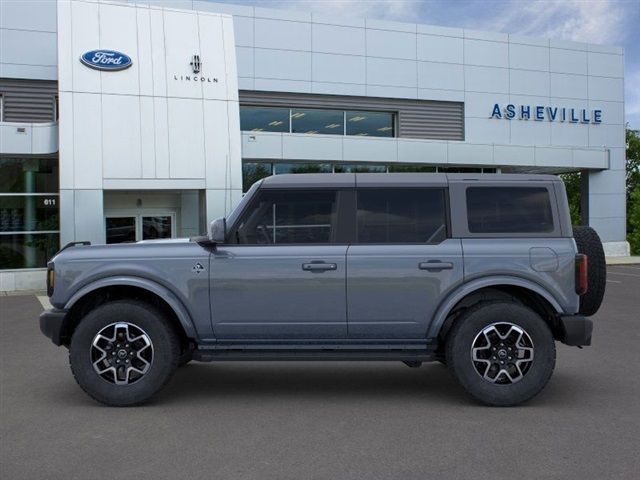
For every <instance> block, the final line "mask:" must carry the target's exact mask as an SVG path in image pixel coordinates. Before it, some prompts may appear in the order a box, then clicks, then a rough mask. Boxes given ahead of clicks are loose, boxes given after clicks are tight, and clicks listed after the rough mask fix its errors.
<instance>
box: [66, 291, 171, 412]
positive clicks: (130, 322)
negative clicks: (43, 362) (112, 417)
mask: <svg viewBox="0 0 640 480" xmlns="http://www.w3.org/2000/svg"><path fill="white" fill-rule="evenodd" d="M179 359H180V342H179V339H178V336H177V335H176V333H175V332H174V330H173V328H172V327H171V325H170V324H169V322H168V321H167V319H166V317H165V316H164V315H163V314H162V312H160V311H159V310H157V309H155V308H154V307H153V306H152V305H149V304H146V303H143V302H139V301H135V300H120V301H114V302H110V303H106V304H103V305H100V306H99V307H97V308H95V309H94V310H92V311H91V312H89V313H88V314H87V315H86V316H85V317H84V318H83V319H81V321H80V323H79V324H78V327H77V328H76V330H75V331H74V333H73V337H72V338H71V345H70V346H69V363H70V365H71V371H72V372H73V376H74V377H75V379H76V381H77V382H78V384H79V385H80V387H82V389H83V390H84V391H85V392H87V393H88V394H89V395H90V396H91V397H93V398H94V399H96V400H98V401H99V402H102V403H104V404H107V405H111V406H118V407H124V406H132V405H138V404H141V403H143V402H145V401H147V400H148V399H149V398H151V396H153V395H154V394H155V393H157V392H158V391H159V390H160V389H161V388H162V387H163V386H164V385H165V384H166V383H167V382H168V381H169V379H170V378H171V376H172V375H173V373H174V372H175V370H176V368H177V366H178V361H179Z"/></svg>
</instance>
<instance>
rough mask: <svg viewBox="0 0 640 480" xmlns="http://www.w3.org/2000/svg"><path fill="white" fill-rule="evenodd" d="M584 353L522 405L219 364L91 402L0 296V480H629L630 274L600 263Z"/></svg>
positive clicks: (634, 272) (437, 375)
mask: <svg viewBox="0 0 640 480" xmlns="http://www.w3.org/2000/svg"><path fill="white" fill-rule="evenodd" d="M609 279H610V281H609V283H608V285H607V288H608V290H607V296H606V301H605V305H604V307H603V308H602V309H601V310H600V312H599V313H598V315H597V317H596V319H595V323H596V327H595V333H594V345H593V346H592V347H589V348H585V349H584V350H578V349H577V348H569V347H566V346H564V345H558V364H557V367H556V371H555V374H554V376H553V378H552V379H551V382H550V383H549V385H548V386H547V388H546V389H545V390H544V391H543V392H542V394H540V395H539V396H538V397H536V398H535V399H534V400H533V401H532V402H530V403H528V404H527V405H525V406H523V407H517V408H509V409H499V408H486V407H482V406H479V405H477V404H475V403H473V402H472V401H470V400H469V399H468V398H467V396H466V395H465V394H464V392H463V391H462V390H461V388H460V387H458V386H457V384H456V383H455V382H454V381H453V380H452V379H451V377H450V376H449V374H448V373H447V370H446V369H445V368H444V367H442V366H440V365H439V364H428V365H424V366H423V367H422V368H419V369H409V368H407V367H405V366H404V365H402V364H400V363H377V362H376V363H277V362H274V363H253V362H247V363H218V364H197V363H196V364H192V365H189V366H187V367H185V368H183V369H180V370H179V371H178V373H177V374H176V376H175V377H174V379H173V380H172V382H171V384H170V385H169V386H168V388H166V389H165V390H164V391H163V392H162V393H161V394H160V395H159V396H158V397H157V399H156V400H155V401H154V402H153V404H151V405H148V406H145V407H138V408H128V409H115V408H107V407H103V406H101V405H99V404H97V403H95V402H94V401H93V400H91V399H90V398H89V397H87V396H86V395H85V394H84V393H82V391H81V390H80V388H79V387H78V386H77V385H76V384H75V382H74V380H73V378H72V377H71V374H70V372H69V368H68V365H67V352H66V350H65V349H61V348H56V347H54V346H53V345H52V344H51V343H50V342H49V340H47V339H46V338H44V337H43V336H42V335H41V334H40V332H39V329H38V326H37V316H38V314H39V313H40V310H41V306H40V303H39V302H38V300H37V299H36V297H35V296H21V297H0V317H1V318H0V329H1V330H0V348H1V349H0V355H1V356H0V360H1V372H0V373H1V378H0V387H1V391H0V401H1V405H0V408H1V412H0V413H1V429H0V434H1V442H2V443H1V457H0V461H1V466H0V469H1V470H0V476H1V477H2V478H3V479H6V480H10V479H22V478H25V479H39V478H42V479H58V478H60V479H83V480H84V479H94V478H95V479H100V480H110V479H135V480H138V479H147V478H148V479H165V478H166V479H201V478H202V479H226V478H228V479H245V478H255V479H261V480H268V479H274V480H275V479H277V480H284V479H295V480H304V479H316V478H317V479H336V480H337V479H363V480H364V479H366V480H374V479H385V480H388V479H399V480H411V479H420V480H424V479H428V478H431V479H454V478H460V479H472V478H473V479H485V478H486V479H490V478H509V479H523V478H531V479H544V478H558V479H569V478H575V479H598V480H603V479H607V480H609V479H614V478H620V479H635V478H639V477H638V475H639V472H640V455H639V454H638V452H639V451H640V372H639V367H640V267H639V266H634V267H631V266H628V267H622V266H617V267H611V268H610V269H609Z"/></svg>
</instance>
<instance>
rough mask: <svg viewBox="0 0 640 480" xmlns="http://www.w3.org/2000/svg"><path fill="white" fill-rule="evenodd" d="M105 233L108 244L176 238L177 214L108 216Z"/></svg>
mask: <svg viewBox="0 0 640 480" xmlns="http://www.w3.org/2000/svg"><path fill="white" fill-rule="evenodd" d="M105 232H106V241H107V243H131V242H137V241H139V240H155V239H159V238H175V236H176V233H175V232H176V214H175V213H173V212H161V211H158V212H149V213H131V214H127V213H119V214H117V215H109V214H108V215H106V216H105Z"/></svg>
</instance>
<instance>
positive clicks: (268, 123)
mask: <svg viewBox="0 0 640 480" xmlns="http://www.w3.org/2000/svg"><path fill="white" fill-rule="evenodd" d="M240 130H242V131H245V132H288V131H289V109H288V108H273V107H240Z"/></svg>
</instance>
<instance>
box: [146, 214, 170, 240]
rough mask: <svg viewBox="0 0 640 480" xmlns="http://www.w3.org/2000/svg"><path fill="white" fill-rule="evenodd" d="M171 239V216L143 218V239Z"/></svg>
mask: <svg viewBox="0 0 640 480" xmlns="http://www.w3.org/2000/svg"><path fill="white" fill-rule="evenodd" d="M157 238H171V216H170V215H162V216H157V217H142V239H143V240H153V239H157Z"/></svg>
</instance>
